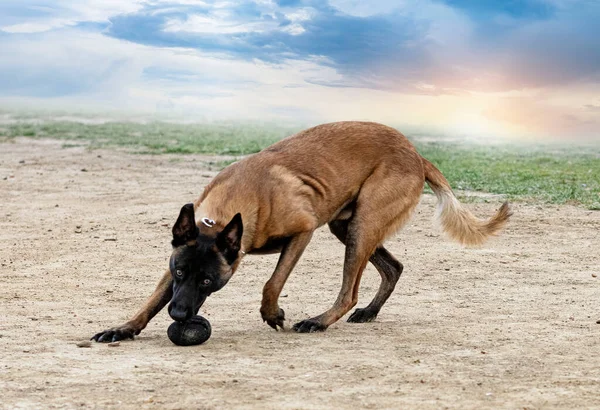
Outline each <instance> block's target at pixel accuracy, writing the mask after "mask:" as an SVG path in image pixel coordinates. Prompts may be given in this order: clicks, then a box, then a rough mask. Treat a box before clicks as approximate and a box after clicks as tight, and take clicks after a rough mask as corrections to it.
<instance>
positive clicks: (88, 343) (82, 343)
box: [77, 340, 92, 347]
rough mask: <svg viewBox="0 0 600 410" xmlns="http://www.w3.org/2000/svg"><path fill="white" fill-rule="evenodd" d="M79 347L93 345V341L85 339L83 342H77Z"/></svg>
mask: <svg viewBox="0 0 600 410" xmlns="http://www.w3.org/2000/svg"><path fill="white" fill-rule="evenodd" d="M77 347H92V342H90V341H89V340H84V341H83V342H79V343H77Z"/></svg>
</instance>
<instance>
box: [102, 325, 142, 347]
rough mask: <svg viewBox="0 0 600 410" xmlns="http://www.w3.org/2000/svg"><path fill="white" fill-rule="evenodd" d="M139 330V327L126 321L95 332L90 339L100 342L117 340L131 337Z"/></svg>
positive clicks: (138, 332)
mask: <svg viewBox="0 0 600 410" xmlns="http://www.w3.org/2000/svg"><path fill="white" fill-rule="evenodd" d="M140 332H141V329H138V328H137V327H136V326H134V325H133V324H132V323H129V322H127V323H125V324H123V325H121V326H116V327H111V328H110V329H106V330H103V331H102V332H100V333H96V334H95V335H94V336H92V338H91V339H90V340H95V341H96V342H101V343H102V342H103V343H110V342H117V341H119V340H125V339H133V337H134V335H139V334H140Z"/></svg>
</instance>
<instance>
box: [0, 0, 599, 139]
mask: <svg viewBox="0 0 600 410" xmlns="http://www.w3.org/2000/svg"><path fill="white" fill-rule="evenodd" d="M598 21H600V1H598V0H523V1H516V0H509V1H483V0H479V1H478V0H421V1H417V0H398V1H387V0H386V1H384V0H372V1H359V0H329V1H313V0H279V1H273V0H242V1H211V0H205V1H191V0H185V1H175V0H173V1H164V0H152V1H136V0H133V1H119V0H106V1H102V0H81V1H77V0H61V1H57V0H3V1H2V2H1V3H0V103H2V105H4V106H6V105H9V106H10V105H19V106H23V105H26V106H36V107H37V106H40V107H59V106H61V107H62V106H64V107H65V108H69V107H74V108H82V107H84V108H89V109H107V108H108V109H117V110H131V111H144V112H158V113H178V114H183V115H186V116H188V117H191V118H198V119H203V118H244V119H248V118H249V119H286V120H296V121H303V122H306V121H309V122H317V121H329V120H343V119H366V120H376V121H382V122H387V123H392V124H406V125H407V126H410V127H412V128H423V129H425V130H427V129H429V130H432V131H433V130H435V131H441V132H448V133H472V134H481V135H486V134H502V135H537V136H569V137H570V136H573V137H576V136H584V137H588V138H595V137H598V136H599V134H600V29H599V28H598V27H597V25H598V23H597V22H598Z"/></svg>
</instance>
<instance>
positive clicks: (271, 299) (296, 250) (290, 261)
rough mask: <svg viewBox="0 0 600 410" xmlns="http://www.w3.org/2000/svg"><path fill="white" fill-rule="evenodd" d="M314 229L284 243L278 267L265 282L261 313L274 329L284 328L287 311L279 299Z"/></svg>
mask: <svg viewBox="0 0 600 410" xmlns="http://www.w3.org/2000/svg"><path fill="white" fill-rule="evenodd" d="M312 234H313V231H310V232H303V233H300V234H298V235H296V236H293V237H292V238H291V239H290V241H289V242H288V243H287V244H286V245H284V247H283V249H282V250H281V255H280V256H279V261H278V262H277V267H275V271H274V272H273V275H271V278H270V279H269V280H268V281H267V283H265V287H264V288H263V299H262V304H261V307H260V314H261V316H262V318H263V320H264V321H265V322H267V324H268V325H269V326H271V327H272V328H273V329H275V330H278V327H280V328H281V329H283V321H284V320H285V312H284V311H283V309H280V308H279V304H278V303H277V300H278V299H279V295H280V294H281V290H282V289H283V285H285V281H286V280H287V278H288V276H290V273H291V272H292V269H294V266H296V263H297V262H298V260H299V259H300V256H302V252H304V249H305V248H306V245H308V243H309V242H310V239H311V238H312Z"/></svg>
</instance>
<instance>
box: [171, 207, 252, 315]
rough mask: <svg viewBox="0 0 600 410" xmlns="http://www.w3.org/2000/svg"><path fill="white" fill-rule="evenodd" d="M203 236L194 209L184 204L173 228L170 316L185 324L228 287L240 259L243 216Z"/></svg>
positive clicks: (237, 216)
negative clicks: (204, 304) (212, 295)
mask: <svg viewBox="0 0 600 410" xmlns="http://www.w3.org/2000/svg"><path fill="white" fill-rule="evenodd" d="M211 229H214V230H215V232H210V234H203V233H201V232H200V230H199V229H198V227H197V226H196V222H195V217H194V206H193V205H192V204H187V205H184V206H183V208H181V212H180V213H179V218H177V222H175V225H174V226H173V241H172V245H173V254H172V255H171V260H170V262H169V268H170V270H171V275H172V277H173V298H172V299H171V303H170V304H169V315H171V317H172V318H173V319H174V320H177V321H180V322H182V321H186V320H188V319H189V318H191V317H192V316H194V315H196V314H197V313H198V310H199V309H200V307H201V306H202V304H203V303H204V301H205V300H206V298H207V296H208V295H210V294H211V293H213V292H216V291H218V290H219V289H221V288H222V287H223V286H225V285H226V284H227V282H228V281H229V279H230V278H231V276H232V275H233V272H234V271H235V269H236V268H237V264H238V262H239V260H240V247H241V240H242V233H243V225H242V216H241V215H240V214H237V215H235V216H234V217H233V219H232V220H231V221H230V222H229V223H228V224H227V226H225V228H223V229H221V230H219V229H218V228H217V227H216V226H214V227H212V228H211Z"/></svg>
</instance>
